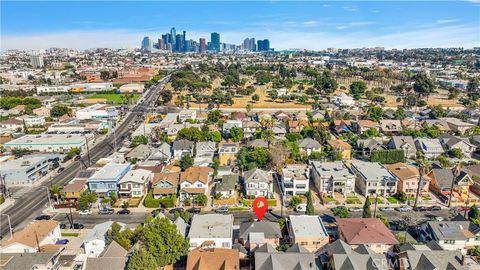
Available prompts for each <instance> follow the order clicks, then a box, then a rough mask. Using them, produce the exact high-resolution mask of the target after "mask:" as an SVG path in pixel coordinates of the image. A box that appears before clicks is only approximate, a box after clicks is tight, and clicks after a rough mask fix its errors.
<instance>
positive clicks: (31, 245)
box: [0, 220, 61, 254]
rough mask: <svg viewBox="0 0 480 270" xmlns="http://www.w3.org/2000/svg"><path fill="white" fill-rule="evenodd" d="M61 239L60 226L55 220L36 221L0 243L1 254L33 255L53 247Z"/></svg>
mask: <svg viewBox="0 0 480 270" xmlns="http://www.w3.org/2000/svg"><path fill="white" fill-rule="evenodd" d="M60 238H61V233H60V224H59V223H58V221H55V220H38V221H35V222H33V223H30V224H28V225H27V226H26V227H25V228H23V229H22V230H20V231H17V232H15V233H14V234H13V236H12V238H10V239H8V240H6V238H5V239H4V240H2V241H1V242H0V254H1V253H34V252H41V251H42V249H43V248H44V247H49V246H52V245H55V243H56V242H57V241H58V240H59V239H60Z"/></svg>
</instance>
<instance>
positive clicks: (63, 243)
mask: <svg viewBox="0 0 480 270" xmlns="http://www.w3.org/2000/svg"><path fill="white" fill-rule="evenodd" d="M68 242H70V241H68V239H58V240H57V242H55V245H66V244H68Z"/></svg>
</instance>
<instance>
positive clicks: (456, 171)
mask: <svg viewBox="0 0 480 270" xmlns="http://www.w3.org/2000/svg"><path fill="white" fill-rule="evenodd" d="M461 166H462V165H461V164H460V162H457V164H456V165H455V167H453V178H452V183H451V185H450V194H449V196H448V208H450V206H451V205H452V195H453V186H454V185H455V181H456V180H457V177H458V176H459V175H460V170H461Z"/></svg>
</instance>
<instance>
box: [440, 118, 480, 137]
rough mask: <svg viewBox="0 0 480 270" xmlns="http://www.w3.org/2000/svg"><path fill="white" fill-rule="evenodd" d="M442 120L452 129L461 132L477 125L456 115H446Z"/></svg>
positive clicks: (463, 132)
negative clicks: (455, 116)
mask: <svg viewBox="0 0 480 270" xmlns="http://www.w3.org/2000/svg"><path fill="white" fill-rule="evenodd" d="M441 120H444V121H446V122H447V124H448V126H449V127H450V129H451V130H452V131H454V132H456V133H459V134H465V131H467V130H469V129H471V128H473V127H475V125H474V124H472V123H467V122H464V121H462V120H460V119H458V118H454V117H445V118H441Z"/></svg>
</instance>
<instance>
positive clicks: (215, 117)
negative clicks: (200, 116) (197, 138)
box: [207, 110, 221, 124]
mask: <svg viewBox="0 0 480 270" xmlns="http://www.w3.org/2000/svg"><path fill="white" fill-rule="evenodd" d="M220 117H221V114H220V111H219V110H213V111H210V112H209V113H208V115H207V123H211V124H213V123H218V121H219V120H220Z"/></svg>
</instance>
